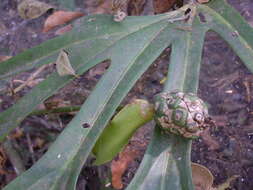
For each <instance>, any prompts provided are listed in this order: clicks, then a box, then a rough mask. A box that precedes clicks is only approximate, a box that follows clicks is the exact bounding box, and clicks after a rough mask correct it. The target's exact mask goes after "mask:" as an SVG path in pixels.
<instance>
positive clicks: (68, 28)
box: [55, 24, 73, 36]
mask: <svg viewBox="0 0 253 190" xmlns="http://www.w3.org/2000/svg"><path fill="white" fill-rule="evenodd" d="M72 28H73V27H72V25H71V24H68V25H66V26H64V27H62V28H59V29H58V30H56V31H55V35H58V36H59V35H63V34H65V33H66V32H69V31H71V30H72Z"/></svg>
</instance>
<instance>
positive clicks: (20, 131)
mask: <svg viewBox="0 0 253 190" xmlns="http://www.w3.org/2000/svg"><path fill="white" fill-rule="evenodd" d="M23 135H24V131H23V129H20V128H19V127H17V128H16V129H15V131H13V132H12V133H11V134H10V135H9V137H10V139H17V138H20V137H22V136H23Z"/></svg>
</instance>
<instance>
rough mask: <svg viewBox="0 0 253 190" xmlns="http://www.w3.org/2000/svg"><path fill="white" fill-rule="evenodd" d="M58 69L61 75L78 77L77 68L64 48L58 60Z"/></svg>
mask: <svg viewBox="0 0 253 190" xmlns="http://www.w3.org/2000/svg"><path fill="white" fill-rule="evenodd" d="M56 70H57V73H58V74H59V75H60V76H65V75H74V76H76V77H78V76H77V75H76V72H75V70H74V69H73V67H72V66H71V64H70V61H69V57H68V54H67V53H66V52H65V51H64V50H61V52H60V54H59V56H58V58H57V60H56Z"/></svg>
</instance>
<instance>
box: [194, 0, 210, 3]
mask: <svg viewBox="0 0 253 190" xmlns="http://www.w3.org/2000/svg"><path fill="white" fill-rule="evenodd" d="M197 1H198V3H208V2H209V0H197Z"/></svg>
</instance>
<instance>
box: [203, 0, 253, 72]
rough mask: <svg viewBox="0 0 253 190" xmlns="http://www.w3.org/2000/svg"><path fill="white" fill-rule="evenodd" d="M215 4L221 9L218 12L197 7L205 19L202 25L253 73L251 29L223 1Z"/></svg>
mask: <svg viewBox="0 0 253 190" xmlns="http://www.w3.org/2000/svg"><path fill="white" fill-rule="evenodd" d="M217 4H218V5H219V6H220V7H222V8H217V10H219V12H217V11H216V9H215V10H214V9H211V8H209V7H207V6H205V5H200V6H199V11H200V12H201V13H202V14H203V15H204V17H206V23H204V24H205V25H206V26H207V27H208V28H209V29H210V30H213V31H215V32H216V33H218V34H219V35H220V36H221V37H222V38H223V39H224V40H225V41H226V42H227V43H228V44H229V45H230V46H231V47H232V49H233V50H234V51H235V53H236V54H237V55H238V56H239V57H240V58H241V60H242V61H243V62H244V64H245V65H246V66H247V67H248V69H249V70H251V72H253V63H252V60H253V40H252V34H253V29H252V28H251V27H250V26H249V25H248V24H247V23H246V22H245V21H244V19H243V18H242V16H240V15H239V14H238V13H237V14H235V10H233V8H232V7H230V6H229V5H227V3H225V1H223V0H221V1H219V2H218V3H217ZM215 8H216V7H215ZM232 15H233V16H232ZM229 16H230V18H229ZM239 23H240V24H239ZM237 24H238V25H237Z"/></svg>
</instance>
